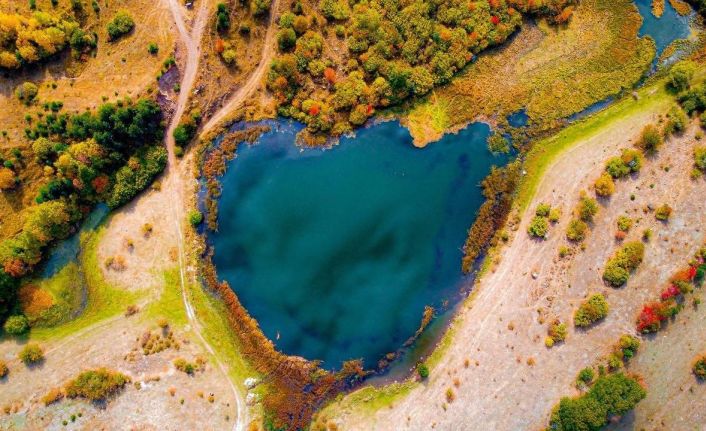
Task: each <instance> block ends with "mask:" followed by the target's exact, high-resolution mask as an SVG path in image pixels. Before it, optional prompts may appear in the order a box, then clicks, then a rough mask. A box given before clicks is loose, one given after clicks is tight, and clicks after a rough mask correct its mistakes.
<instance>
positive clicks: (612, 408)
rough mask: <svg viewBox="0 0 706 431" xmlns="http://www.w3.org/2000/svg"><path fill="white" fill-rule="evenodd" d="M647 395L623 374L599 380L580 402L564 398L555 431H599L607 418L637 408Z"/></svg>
mask: <svg viewBox="0 0 706 431" xmlns="http://www.w3.org/2000/svg"><path fill="white" fill-rule="evenodd" d="M646 395H647V393H646V392H645V389H644V388H643V387H642V386H640V384H639V383H638V381H637V380H636V379H635V378H633V377H628V376H626V375H624V374H623V373H616V374H610V375H605V376H600V377H599V378H598V379H597V380H596V382H595V383H594V384H593V385H592V386H591V388H590V389H589V391H588V392H587V393H585V394H583V395H581V396H580V397H577V398H568V397H564V398H562V399H561V401H560V402H559V405H558V406H556V407H555V408H554V409H553V411H552V415H551V419H550V429H551V430H552V431H598V430H600V429H602V427H603V426H604V425H606V424H607V423H608V418H609V417H610V416H614V415H623V414H625V413H627V412H628V411H630V410H632V409H633V408H635V406H636V405H637V403H638V402H640V401H641V400H642V399H644V398H645V396H646Z"/></svg>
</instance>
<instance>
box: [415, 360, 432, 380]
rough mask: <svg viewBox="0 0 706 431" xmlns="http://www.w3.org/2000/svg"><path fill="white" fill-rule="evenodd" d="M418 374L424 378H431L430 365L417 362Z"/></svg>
mask: <svg viewBox="0 0 706 431" xmlns="http://www.w3.org/2000/svg"><path fill="white" fill-rule="evenodd" d="M417 374H419V377H420V378H421V379H422V380H425V379H427V378H429V367H428V366H427V364H425V363H423V362H420V363H418V364H417Z"/></svg>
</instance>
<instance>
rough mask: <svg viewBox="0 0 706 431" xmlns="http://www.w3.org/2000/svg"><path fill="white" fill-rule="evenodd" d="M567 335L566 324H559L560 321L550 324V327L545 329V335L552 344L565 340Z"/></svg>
mask: <svg viewBox="0 0 706 431" xmlns="http://www.w3.org/2000/svg"><path fill="white" fill-rule="evenodd" d="M568 334H569V330H568V328H567V327H566V323H563V322H561V321H560V320H555V321H554V322H552V324H551V325H549V329H547V335H548V336H549V338H551V339H552V341H553V343H552V345H553V344H554V343H559V342H561V341H564V340H566V336H567V335H568Z"/></svg>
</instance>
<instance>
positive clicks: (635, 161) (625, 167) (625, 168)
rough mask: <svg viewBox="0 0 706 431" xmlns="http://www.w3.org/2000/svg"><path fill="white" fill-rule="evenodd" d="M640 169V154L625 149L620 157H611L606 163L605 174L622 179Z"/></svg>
mask: <svg viewBox="0 0 706 431" xmlns="http://www.w3.org/2000/svg"><path fill="white" fill-rule="evenodd" d="M641 168H642V153H641V152H640V151H638V150H634V149H630V148H626V149H625V150H623V152H622V153H621V155H620V157H612V158H610V159H608V162H607V163H606V172H608V174H609V175H610V176H611V177H613V178H616V179H617V178H622V177H624V176H627V175H629V174H631V173H633V172H638V171H639V170H640V169H641Z"/></svg>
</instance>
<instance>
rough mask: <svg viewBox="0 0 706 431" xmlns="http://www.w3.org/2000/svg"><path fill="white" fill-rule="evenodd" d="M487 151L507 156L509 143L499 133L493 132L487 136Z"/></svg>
mask: <svg viewBox="0 0 706 431" xmlns="http://www.w3.org/2000/svg"><path fill="white" fill-rule="evenodd" d="M487 143H488V149H489V150H490V152H491V153H502V154H507V153H509V152H510V141H508V140H507V139H506V138H505V137H504V136H503V135H502V134H501V133H498V132H495V133H493V134H491V135H490V136H488V141H487Z"/></svg>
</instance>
